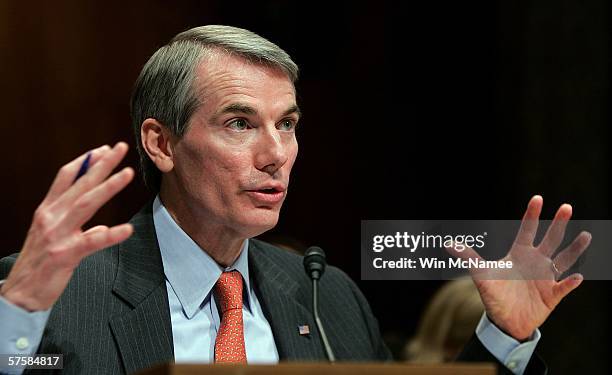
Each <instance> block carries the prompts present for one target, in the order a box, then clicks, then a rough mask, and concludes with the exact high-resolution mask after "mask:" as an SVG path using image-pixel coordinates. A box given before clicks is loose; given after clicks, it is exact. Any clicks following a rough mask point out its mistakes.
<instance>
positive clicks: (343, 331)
mask: <svg viewBox="0 0 612 375" xmlns="http://www.w3.org/2000/svg"><path fill="white" fill-rule="evenodd" d="M131 223H132V224H133V225H134V228H135V233H134V235H133V236H132V237H131V238H129V239H128V240H127V241H125V242H123V243H121V244H119V245H116V246H113V247H110V248H108V249H104V250H101V251H99V252H97V253H96V254H94V255H92V256H90V257H88V258H86V259H84V260H83V262H82V263H81V264H80V265H79V267H77V269H76V270H75V272H74V275H73V277H72V279H71V281H70V283H69V284H68V286H67V288H66V290H65V291H64V293H63V294H62V296H61V297H60V298H59V300H58V301H57V302H56V304H55V305H54V307H53V309H52V311H51V315H50V317H49V321H48V323H47V326H46V328H45V332H44V335H43V339H42V342H41V344H40V346H39V348H38V352H39V353H48V354H52V353H62V354H63V355H64V372H63V373H64V374H81V373H88V374H93V373H100V374H123V373H132V372H135V371H137V370H140V369H143V368H147V367H150V366H152V365H154V364H157V363H161V362H167V361H172V360H173V359H174V350H173V341H172V327H171V321H170V313H169V308H168V294H167V291H166V284H165V278H164V270H163V266H162V261H161V255H160V252H159V246H158V243H157V238H156V235H155V228H154V225H153V217H152V212H151V205H147V206H146V207H145V208H144V209H143V210H142V211H140V212H139V213H138V214H137V215H136V216H134V218H133V219H132V220H131ZM16 256H17V254H15V255H12V256H10V257H7V258H4V259H2V260H1V261H0V279H4V278H6V276H7V275H8V272H9V271H10V268H11V267H12V265H13V263H14V261H15V259H16ZM249 267H250V271H249V272H250V275H251V277H252V280H253V285H254V286H255V288H256V293H257V296H258V298H259V300H260V301H261V304H262V307H263V310H264V314H265V315H266V318H267V319H268V321H269V322H270V325H271V327H272V332H273V334H274V340H275V342H276V345H277V348H278V353H279V356H280V359H281V360H282V361H320V360H325V352H324V350H323V348H322V345H321V339H320V336H319V333H318V331H317V329H316V325H315V323H314V320H313V318H312V313H311V311H312V309H311V308H312V301H311V299H312V294H311V292H312V288H311V282H310V279H309V278H308V277H307V276H306V274H305V272H304V270H303V266H302V258H301V257H299V256H297V255H293V254H290V253H288V252H286V251H284V250H281V249H278V248H276V247H274V246H272V245H269V244H267V243H264V242H261V241H258V240H251V241H250V247H249ZM319 305H320V315H321V318H322V320H323V322H324V323H323V324H324V325H325V327H326V333H327V335H328V339H329V341H330V344H331V346H332V348H333V350H334V352H335V354H336V356H337V358H338V359H339V360H347V361H350V360H358V361H381V360H382V361H387V360H391V354H390V352H389V350H388V349H387V347H386V346H385V344H384V342H383V341H382V338H381V335H380V332H379V329H378V323H377V321H376V319H375V318H374V316H373V314H372V311H371V310H370V307H369V305H368V303H367V301H366V299H365V298H364V296H363V295H362V294H361V292H360V291H359V289H358V288H357V286H356V285H355V284H354V283H353V281H352V280H351V279H350V278H349V277H348V276H347V275H346V274H345V273H343V272H342V271H341V270H339V269H338V268H335V267H328V269H327V271H326V273H325V275H324V276H323V278H322V280H321V288H320V304H319ZM304 324H307V325H308V326H309V327H310V334H309V335H300V334H299V332H298V326H299V325H304ZM194 334H197V333H196V332H194ZM460 359H461V360H475V361H490V362H496V361H495V359H494V357H493V356H492V355H490V354H489V353H488V352H487V351H486V349H485V348H484V347H483V346H482V344H480V342H479V341H478V339H476V338H473V339H472V341H471V342H470V343H469V344H468V346H467V347H466V350H465V351H464V353H463V354H462V355H461V357H460ZM530 366H531V367H533V369H534V370H535V371H536V372H537V373H542V372H543V371H544V370H542V369H541V368H540V367H541V366H542V364H541V362H540V361H539V360H532V361H531V363H530ZM534 366H535V367H534Z"/></svg>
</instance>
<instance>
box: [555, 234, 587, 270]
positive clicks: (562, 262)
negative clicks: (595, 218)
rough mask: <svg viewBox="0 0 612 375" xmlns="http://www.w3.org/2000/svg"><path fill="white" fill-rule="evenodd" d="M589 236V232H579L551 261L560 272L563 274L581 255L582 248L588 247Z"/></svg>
mask: <svg viewBox="0 0 612 375" xmlns="http://www.w3.org/2000/svg"><path fill="white" fill-rule="evenodd" d="M591 238H592V236H591V233H589V232H582V233H580V234H579V235H578V236H576V238H575V239H574V241H572V243H571V244H570V245H569V246H568V247H566V248H565V249H563V250H562V251H561V252H560V253H559V255H557V256H556V257H555V260H554V261H553V262H554V263H555V265H556V266H557V269H558V270H559V273H560V274H563V273H564V272H565V271H567V270H568V269H570V267H571V266H573V265H574V263H576V260H577V259H578V258H579V257H580V255H582V253H583V252H584V250H586V248H587V247H589V244H590V243H591Z"/></svg>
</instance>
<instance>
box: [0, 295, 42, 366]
mask: <svg viewBox="0 0 612 375" xmlns="http://www.w3.org/2000/svg"><path fill="white" fill-rule="evenodd" d="M50 313H51V309H48V310H43V311H35V312H29V311H27V310H24V309H22V308H20V307H18V306H16V305H14V304H12V303H11V302H9V301H7V300H6V299H5V298H3V297H0V316H1V317H2V319H0V354H12V355H32V354H35V353H36V351H37V350H38V346H39V345H40V341H41V339H42V335H43V332H44V330H45V326H46V325H47V320H49V314H50ZM22 371H23V368H11V369H8V368H1V367H0V372H1V373H10V374H20V373H21V372H22Z"/></svg>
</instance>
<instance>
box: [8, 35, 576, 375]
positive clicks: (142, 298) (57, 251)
mask: <svg viewBox="0 0 612 375" xmlns="http://www.w3.org/2000/svg"><path fill="white" fill-rule="evenodd" d="M296 79H297V66H295V64H294V63H293V61H291V59H290V58H289V56H288V55H287V54H286V53H285V52H284V51H282V50H281V49H280V48H278V47H277V46H276V45H274V44H272V43H271V42H269V41H267V40H265V39H263V38H261V37H259V36H258V35H255V34H253V33H251V32H248V31H246V30H242V29H237V28H232V27H226V26H205V27H200V28H195V29H192V30H189V31H186V32H184V33H181V34H179V35H177V36H176V37H175V38H174V39H173V40H172V41H171V42H170V43H169V44H168V45H166V46H164V47H162V48H160V49H159V50H158V51H157V52H156V53H155V54H154V55H153V56H152V57H151V59H150V60H149V62H148V63H147V64H146V65H145V67H144V68H143V71H142V72H141V74H140V76H139V78H138V81H137V83H136V86H135V91H134V95H133V98H132V118H133V126H134V130H135V134H136V139H137V142H136V144H137V147H138V151H139V154H140V157H141V164H142V170H143V175H144V179H145V182H146V183H147V186H148V187H149V188H151V189H152V190H153V191H155V192H156V193H158V194H157V197H156V199H155V201H154V202H152V203H150V204H148V205H147V206H146V207H145V208H144V209H143V210H142V211H141V212H140V213H139V214H137V215H136V216H135V217H134V218H133V219H132V221H131V222H130V223H128V224H122V225H118V226H114V227H111V228H108V227H104V226H102V227H96V228H92V229H90V230H88V231H84V232H83V231H82V230H81V227H82V226H83V225H84V224H85V222H87V220H89V219H90V218H91V217H92V216H93V214H94V213H95V212H96V211H97V210H98V209H99V208H100V207H101V206H102V205H103V204H104V203H105V202H107V201H108V200H109V199H111V198H112V197H113V196H114V195H115V194H116V193H117V192H119V191H120V190H121V189H123V188H124V187H125V186H126V185H127V184H128V183H129V182H130V181H131V179H132V178H133V176H134V172H133V170H132V169H131V168H126V169H124V170H122V171H119V172H117V173H115V174H113V175H112V176H111V173H112V171H113V169H114V168H115V167H116V166H117V165H118V164H119V162H120V161H121V160H122V158H123V157H124V155H125V153H126V152H127V145H126V144H125V143H118V144H117V145H115V146H114V147H113V148H110V147H108V146H103V147H101V148H98V149H96V150H92V151H91V153H88V154H85V155H82V156H81V157H79V158H77V159H75V160H74V161H72V162H70V163H69V164H67V165H66V166H64V167H63V168H62V169H61V170H60V172H59V173H58V175H57V177H56V179H55V181H54V182H53V184H52V186H51V188H50V190H49V192H48V194H47V196H46V197H45V199H44V201H43V202H42V203H41V205H40V206H39V208H38V209H37V211H36V213H35V215H34V221H33V223H32V227H31V228H30V231H29V232H28V236H27V238H26V241H25V243H24V246H23V248H22V249H21V252H20V253H19V255H15V256H12V257H9V258H5V259H3V260H2V261H1V262H0V278H1V279H6V280H5V282H4V283H3V284H2V286H1V289H0V312H2V313H3V314H5V315H3V317H4V316H7V317H8V318H7V319H4V320H3V322H0V336H2V337H5V341H4V342H0V349H2V350H4V351H8V352H9V353H12V352H15V353H20V354H28V353H34V352H39V353H62V354H64V355H65V369H66V373H81V372H87V373H131V372H134V371H136V370H138V369H142V368H145V367H148V366H151V365H153V364H155V363H158V362H163V361H169V360H173V359H176V360H177V361H179V360H180V361H204V362H246V361H247V360H248V362H249V363H275V362H277V361H279V360H323V359H325V355H324V351H323V348H322V346H321V343H320V337H319V332H318V331H317V330H316V329H315V325H314V322H313V321H312V318H311V312H312V306H311V301H310V298H311V287H310V282H309V279H308V278H307V276H306V275H305V274H304V272H303V270H302V265H301V258H300V257H298V256H296V255H292V254H289V253H286V252H283V251H282V250H280V249H277V248H275V247H273V246H271V245H268V244H265V243H263V242H260V241H257V240H254V239H252V238H253V237H255V236H257V235H259V234H261V233H263V232H265V231H267V230H269V229H271V228H272V227H274V226H275V225H276V223H277V221H278V215H279V211H280V208H281V205H282V203H283V201H284V199H285V197H286V194H287V188H288V184H289V174H290V171H291V168H292V166H293V163H294V161H295V158H296V156H297V151H298V146H297V140H296V138H295V127H296V125H297V123H298V121H299V117H300V110H299V108H298V106H297V102H296V95H295V88H294V82H295V80H296ZM86 159H88V160H89V163H90V165H91V168H90V170H89V171H88V172H87V173H86V174H85V175H84V176H83V177H82V178H80V179H78V180H77V181H76V182H75V175H77V172H78V171H79V168H80V166H81V165H82V164H83V162H84V160H86ZM109 176H110V177H109ZM541 206H542V200H541V198H540V197H534V198H533V199H532V200H531V202H530V204H529V206H528V209H527V212H526V216H525V217H526V219H527V220H525V222H524V225H523V227H522V228H521V232H520V233H519V236H518V237H517V243H518V244H520V245H521V246H526V247H533V238H534V236H535V231H536V230H537V225H536V226H535V227H534V223H536V224H537V218H538V217H539V213H540V210H541ZM570 215H571V208H570V207H569V206H568V205H564V206H562V207H561V208H560V209H559V211H558V213H557V216H556V218H555V221H554V222H553V224H552V225H551V230H549V232H550V233H549V234H548V235H547V236H546V239H547V240H546V241H544V246H545V248H540V247H541V246H543V245H540V246H539V247H538V250H540V251H541V252H548V251H550V249H551V248H553V250H554V249H556V247H557V246H558V245H559V243H558V242H560V239H559V236H561V238H562V234H563V233H562V232H563V230H564V225H565V223H567V220H569V216H570ZM578 244H579V245H580V246H578V247H576V248H575V249H573V250H576V249H578V250H579V251H578V253H580V252H581V251H582V250H584V248H586V246H587V245H588V238H587V240H586V241H584V238H583V240H581V241H578ZM100 249H103V250H100ZM534 251H536V250H534ZM575 252H576V251H574V253H575ZM461 256H463V257H471V256H477V255H476V254H474V253H472V252H471V251H466V252H464V253H462V254H461ZM509 256H510V257H511V256H512V250H511V252H510V255H509ZM558 265H559V267H560V268H562V270H561V272H563V268H565V267H566V266H567V267H569V265H568V264H558ZM580 281H581V278H580V277H573V278H572V277H570V278H567V279H565V280H563V281H561V282H557V281H556V280H554V279H552V280H532V281H528V280H525V281H508V280H507V281H502V282H492V281H491V280H477V286H478V288H479V290H480V292H481V295H482V297H483V302H484V304H485V306H486V308H487V315H486V316H483V319H482V321H481V324H480V325H479V328H478V329H477V332H476V336H477V337H475V338H474V339H473V340H472V341H471V342H470V343H469V344H468V346H467V347H466V350H465V351H464V353H463V354H462V356H461V359H464V360H490V361H498V362H499V363H500V364H502V365H504V366H505V367H507V368H508V369H509V370H506V371H511V372H513V373H523V372H525V371H526V372H534V373H542V372H544V371H545V369H544V366H543V364H542V363H541V361H539V360H538V359H537V357H535V356H534V357H533V358H532V353H533V350H534V348H535V345H536V343H537V340H538V339H539V332H538V331H537V327H538V326H539V325H540V324H541V323H542V322H543V321H544V320H545V319H546V317H547V316H548V315H549V314H550V312H551V311H552V309H554V307H555V306H556V304H557V303H558V302H559V301H560V300H561V299H562V298H563V297H564V296H565V295H566V294H567V293H569V292H570V291H571V290H572V289H574V288H575V287H577V286H578V284H579V283H580ZM321 286H322V288H321V293H322V294H321V303H320V304H321V315H322V316H323V318H324V321H325V325H326V327H327V329H328V332H327V334H328V336H329V339H330V343H331V346H332V347H333V349H334V350H335V352H336V355H337V357H338V359H340V360H362V361H368V360H389V359H390V354H389V351H388V350H387V348H386V347H385V345H384V343H383V341H382V339H381V336H380V332H379V330H378V326H377V323H376V320H375V319H374V317H373V316H372V313H371V311H370V309H369V306H368V304H367V301H366V300H365V298H364V297H363V295H362V294H361V293H360V292H359V290H358V288H357V287H356V286H355V284H354V283H353V282H352V281H351V280H350V279H349V278H348V277H347V276H346V275H345V274H344V273H342V272H341V271H340V270H338V269H336V268H333V267H331V268H330V270H329V271H328V272H327V273H326V275H325V277H324V278H323V280H322V285H321ZM7 322H8V323H7ZM15 327H19V328H15ZM530 358H531V360H530Z"/></svg>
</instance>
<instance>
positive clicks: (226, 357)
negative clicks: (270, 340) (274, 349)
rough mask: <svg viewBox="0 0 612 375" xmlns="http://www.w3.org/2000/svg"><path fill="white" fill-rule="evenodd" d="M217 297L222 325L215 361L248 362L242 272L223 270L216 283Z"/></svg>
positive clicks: (216, 341) (218, 334)
mask: <svg viewBox="0 0 612 375" xmlns="http://www.w3.org/2000/svg"><path fill="white" fill-rule="evenodd" d="M215 297H216V298H217V301H218V302H219V307H220V308H221V326H220V327H219V332H217V339H216V340H215V362H216V363H223V362H233V363H246V361H247V357H246V350H245V348H244V325H243V323H242V276H241V275H240V272H238V271H230V272H223V273H222V274H221V277H219V280H218V281H217V284H215Z"/></svg>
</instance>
